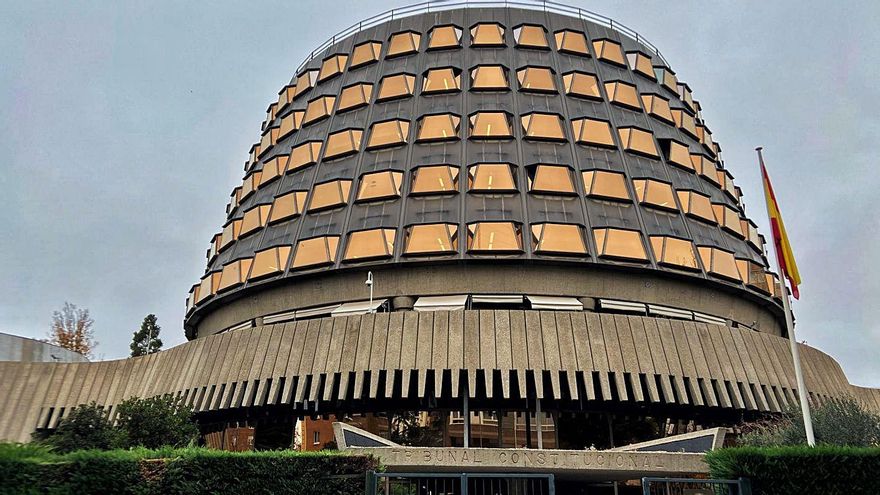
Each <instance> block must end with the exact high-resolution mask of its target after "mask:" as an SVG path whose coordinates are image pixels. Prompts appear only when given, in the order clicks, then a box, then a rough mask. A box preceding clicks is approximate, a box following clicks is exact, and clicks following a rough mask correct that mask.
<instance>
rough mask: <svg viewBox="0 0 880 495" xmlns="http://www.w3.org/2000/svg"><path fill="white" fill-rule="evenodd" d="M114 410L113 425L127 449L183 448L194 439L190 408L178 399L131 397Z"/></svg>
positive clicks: (196, 431) (195, 438)
mask: <svg viewBox="0 0 880 495" xmlns="http://www.w3.org/2000/svg"><path fill="white" fill-rule="evenodd" d="M117 411H118V412H119V416H118V417H117V420H116V426H117V428H119V429H120V430H121V432H122V434H123V435H124V436H125V443H126V445H127V446H128V447H138V446H142V447H147V448H150V449H156V448H159V447H164V446H170V447H185V446H187V445H189V444H191V443H194V442H195V441H196V440H197V439H198V435H199V428H198V426H197V425H196V422H195V420H194V419H193V412H192V409H190V408H189V407H188V406H187V405H186V404H185V403H184V402H183V401H182V400H181V399H176V398H174V397H171V396H164V397H152V398H150V399H141V398H138V397H132V398H130V399H127V400H125V401H123V402H122V403H121V404H119V407H118V408H117Z"/></svg>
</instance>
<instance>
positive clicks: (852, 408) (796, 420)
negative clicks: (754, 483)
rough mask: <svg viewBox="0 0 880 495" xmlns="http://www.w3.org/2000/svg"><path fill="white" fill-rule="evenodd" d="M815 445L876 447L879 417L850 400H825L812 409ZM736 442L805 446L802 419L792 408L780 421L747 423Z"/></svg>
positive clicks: (879, 438)
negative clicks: (740, 437)
mask: <svg viewBox="0 0 880 495" xmlns="http://www.w3.org/2000/svg"><path fill="white" fill-rule="evenodd" d="M811 412H812V416H813V432H814V433H815V435H816V443H820V444H826V445H844V446H851V447H874V446H877V445H880V415H877V414H875V413H873V412H871V411H868V410H867V409H865V408H864V407H863V406H862V404H861V403H859V402H858V401H856V400H855V399H853V398H851V397H843V398H839V399H831V400H828V401H826V402H824V403H822V405H820V406H819V407H816V408H812V411H811ZM744 431H745V434H744V435H743V436H742V439H741V440H740V443H741V444H743V445H751V446H755V447H771V446H780V445H802V444H806V443H807V438H806V434H805V433H804V419H803V415H802V414H801V410H800V408H797V407H794V408H791V409H789V410H788V411H786V412H785V414H784V415H783V416H782V418H780V419H776V420H769V421H763V422H758V423H751V424H749V425H746V427H745V428H744Z"/></svg>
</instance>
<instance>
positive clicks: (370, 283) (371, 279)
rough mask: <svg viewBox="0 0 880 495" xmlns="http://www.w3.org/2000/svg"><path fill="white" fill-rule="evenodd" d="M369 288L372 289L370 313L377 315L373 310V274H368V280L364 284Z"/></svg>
mask: <svg viewBox="0 0 880 495" xmlns="http://www.w3.org/2000/svg"><path fill="white" fill-rule="evenodd" d="M364 284H366V286H367V287H369V288H370V306H369V310H368V311H367V312H368V313H375V312H376V310H375V309H373V272H367V280H366V281H365V282H364Z"/></svg>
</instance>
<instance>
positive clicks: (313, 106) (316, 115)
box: [302, 96, 336, 125]
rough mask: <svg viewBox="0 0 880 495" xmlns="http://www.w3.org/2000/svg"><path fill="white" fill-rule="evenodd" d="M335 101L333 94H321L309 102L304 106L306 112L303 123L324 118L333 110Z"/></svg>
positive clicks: (306, 123)
mask: <svg viewBox="0 0 880 495" xmlns="http://www.w3.org/2000/svg"><path fill="white" fill-rule="evenodd" d="M334 103H336V97H335V96H321V97H320V98H315V99H314V100H312V101H310V102H309V105H308V106H307V107H306V114H305V116H304V117H303V122H302V123H303V125H308V124H311V123H313V122H317V121H319V120H322V119H325V118H327V117H329V116H330V113H332V112H333V104H334Z"/></svg>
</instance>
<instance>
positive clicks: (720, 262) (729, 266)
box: [697, 246, 742, 282]
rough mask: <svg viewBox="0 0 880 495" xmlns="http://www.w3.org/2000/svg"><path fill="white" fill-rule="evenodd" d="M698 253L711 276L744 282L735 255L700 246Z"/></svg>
mask: <svg viewBox="0 0 880 495" xmlns="http://www.w3.org/2000/svg"><path fill="white" fill-rule="evenodd" d="M697 251H699V253H700V260H702V262H703V266H704V267H706V270H707V271H708V272H709V273H710V274H711V275H715V276H717V277H721V278H726V279H730V280H735V281H737V282H740V281H742V279H741V278H740V274H739V269H738V268H737V266H736V258H734V256H733V253H729V252H727V251H722V250H721V249H718V248H714V247H708V246H698V247H697Z"/></svg>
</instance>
